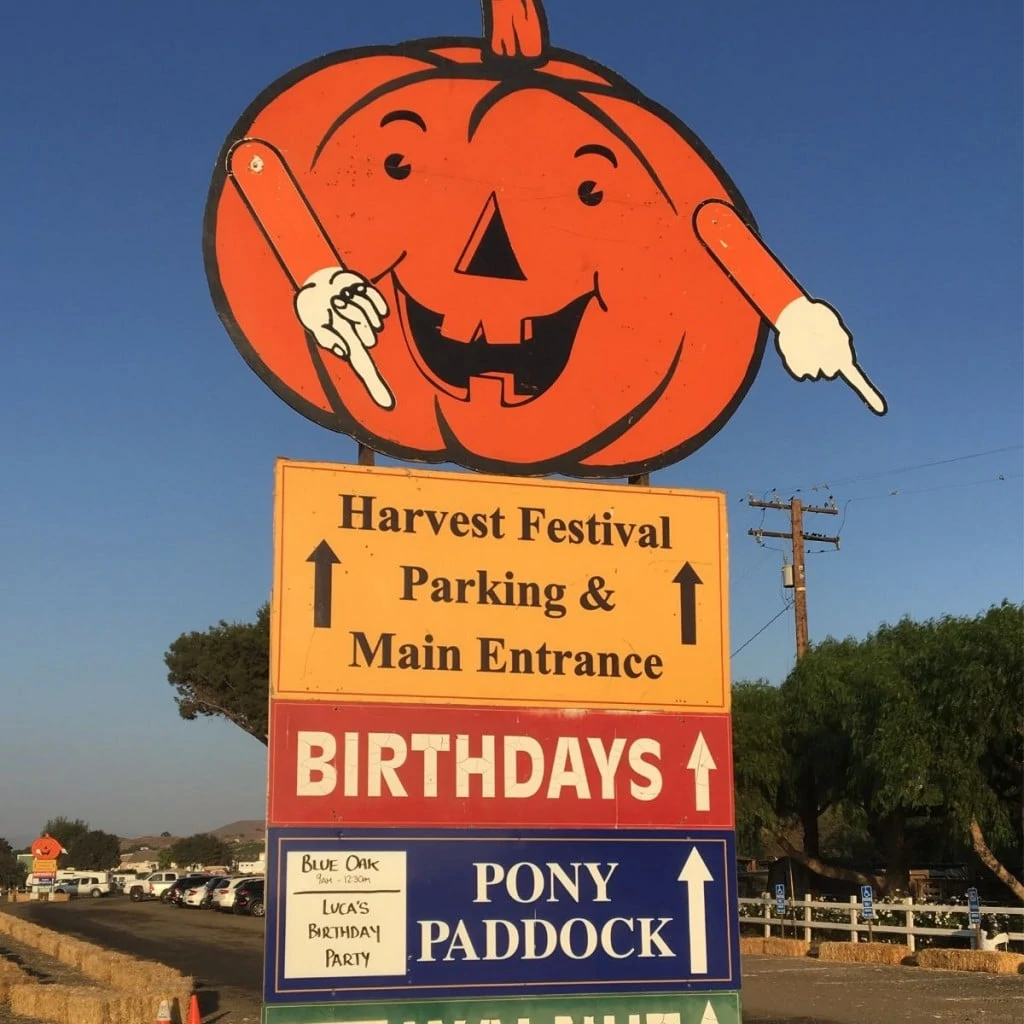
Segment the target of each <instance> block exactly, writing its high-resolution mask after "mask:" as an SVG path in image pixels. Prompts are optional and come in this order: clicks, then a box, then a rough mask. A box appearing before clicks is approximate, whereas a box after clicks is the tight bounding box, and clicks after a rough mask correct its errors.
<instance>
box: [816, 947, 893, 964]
mask: <svg viewBox="0 0 1024 1024" xmlns="http://www.w3.org/2000/svg"><path fill="white" fill-rule="evenodd" d="M910 957H911V953H910V947H909V946H903V945H899V944H898V943H895V942H822V943H821V944H820V945H819V946H818V959H819V960H831V961H833V962H835V963H841V964H892V965H896V964H902V963H904V962H905V961H907V960H909V959H910Z"/></svg>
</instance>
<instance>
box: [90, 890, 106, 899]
mask: <svg viewBox="0 0 1024 1024" xmlns="http://www.w3.org/2000/svg"><path fill="white" fill-rule="evenodd" d="M89 895H90V896H91V897H92V898H93V899H94V900H95V899H98V898H99V897H100V896H102V895H103V893H102V892H101V891H100V890H99V889H93V891H92V892H91V893H89Z"/></svg>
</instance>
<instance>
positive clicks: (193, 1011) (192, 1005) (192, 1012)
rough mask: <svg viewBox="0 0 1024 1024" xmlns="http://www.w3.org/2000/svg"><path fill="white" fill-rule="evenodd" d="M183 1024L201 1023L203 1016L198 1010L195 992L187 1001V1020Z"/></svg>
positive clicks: (197, 999)
mask: <svg viewBox="0 0 1024 1024" xmlns="http://www.w3.org/2000/svg"><path fill="white" fill-rule="evenodd" d="M185 1024H203V1016H202V1014H201V1013H200V1012H199V996H197V995H196V994H195V992H193V993H192V998H191V999H190V1000H189V1003H188V1020H187V1021H186V1022H185Z"/></svg>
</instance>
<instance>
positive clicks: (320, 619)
mask: <svg viewBox="0 0 1024 1024" xmlns="http://www.w3.org/2000/svg"><path fill="white" fill-rule="evenodd" d="M306 561H307V562H312V563H313V564H314V565H315V566H316V571H315V572H314V573H313V628H314V629H330V628H331V584H332V583H333V582H334V566H336V565H340V564H341V559H340V558H339V557H338V556H337V555H336V554H335V553H334V552H333V551H332V550H331V545H330V544H328V543H327V541H325V540H322V541H320V543H319V544H317V546H316V547H315V548H313V553H312V554H311V555H310V556H309V558H307V559H306Z"/></svg>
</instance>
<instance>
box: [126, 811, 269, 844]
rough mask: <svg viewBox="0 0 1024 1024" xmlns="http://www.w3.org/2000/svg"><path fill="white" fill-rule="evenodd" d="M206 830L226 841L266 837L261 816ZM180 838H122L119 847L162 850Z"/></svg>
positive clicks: (242, 840)
mask: <svg viewBox="0 0 1024 1024" xmlns="http://www.w3.org/2000/svg"><path fill="white" fill-rule="evenodd" d="M207 831H209V832H210V834H211V835H215V836H217V837H218V838H219V839H224V840H227V841H228V842H248V841H251V840H254V839H256V840H259V841H260V842H262V841H263V840H264V839H265V838H266V825H265V824H264V822H263V820H262V819H261V818H248V819H245V820H244V821H232V822H230V823H229V824H227V825H221V827H220V828H212V829H208V830H207ZM180 838H181V836H137V837H136V838H134V839H128V838H123V839H121V849H122V850H126V849H129V848H141V847H148V848H149V849H150V850H162V849H163V848H164V847H165V846H170V845H171V843H173V842H174V841H175V840H176V839H180Z"/></svg>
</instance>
